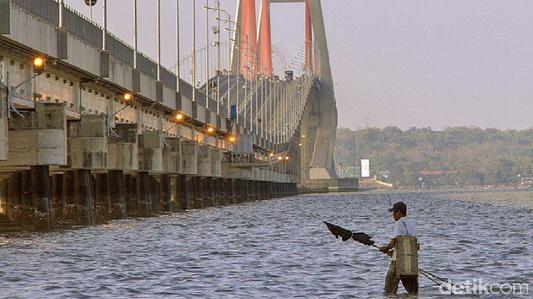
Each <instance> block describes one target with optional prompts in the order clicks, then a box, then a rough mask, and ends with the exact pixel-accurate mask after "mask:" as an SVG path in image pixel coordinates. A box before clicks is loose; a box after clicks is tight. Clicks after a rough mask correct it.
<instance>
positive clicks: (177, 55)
mask: <svg viewBox="0 0 533 299" xmlns="http://www.w3.org/2000/svg"><path fill="white" fill-rule="evenodd" d="M176 92H177V94H178V97H179V100H180V101H181V93H180V0H176Z"/></svg>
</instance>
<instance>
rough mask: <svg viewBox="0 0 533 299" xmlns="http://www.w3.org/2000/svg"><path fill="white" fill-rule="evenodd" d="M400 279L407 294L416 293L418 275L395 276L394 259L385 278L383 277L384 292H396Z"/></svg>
mask: <svg viewBox="0 0 533 299" xmlns="http://www.w3.org/2000/svg"><path fill="white" fill-rule="evenodd" d="M400 280H401V281H402V284H403V287H404V288H405V290H406V291H407V293H409V294H418V276H406V277H401V278H398V277H397V276H396V261H391V263H390V266H389V272H387V278H386V279H385V294H396V292H398V284H399V283H400Z"/></svg>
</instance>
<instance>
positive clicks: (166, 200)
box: [160, 173, 172, 212]
mask: <svg viewBox="0 0 533 299" xmlns="http://www.w3.org/2000/svg"><path fill="white" fill-rule="evenodd" d="M160 180H161V208H162V210H163V211H164V212H170V202H171V199H172V184H171V182H172V180H171V177H170V175H169V174H168V173H164V174H162V175H161V176H160Z"/></svg>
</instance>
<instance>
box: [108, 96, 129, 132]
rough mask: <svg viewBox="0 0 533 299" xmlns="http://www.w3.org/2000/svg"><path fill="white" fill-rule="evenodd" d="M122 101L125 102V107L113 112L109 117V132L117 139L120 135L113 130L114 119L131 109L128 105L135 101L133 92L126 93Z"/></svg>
mask: <svg viewBox="0 0 533 299" xmlns="http://www.w3.org/2000/svg"><path fill="white" fill-rule="evenodd" d="M122 100H123V101H124V102H125V103H124V107H122V108H120V109H118V110H117V111H115V112H113V113H112V114H111V115H108V116H107V128H108V130H109V134H110V135H113V136H115V137H117V136H118V134H117V133H116V132H115V131H114V130H113V129H112V128H111V124H112V123H113V119H114V118H115V115H117V114H119V113H120V112H121V111H123V110H124V109H126V108H128V107H129V105H128V104H129V103H130V102H131V101H132V100H133V94H132V93H131V92H125V93H124V94H122Z"/></svg>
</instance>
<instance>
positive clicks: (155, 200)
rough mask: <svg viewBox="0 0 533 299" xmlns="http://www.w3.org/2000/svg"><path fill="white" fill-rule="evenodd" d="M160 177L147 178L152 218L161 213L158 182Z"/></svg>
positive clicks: (159, 185) (159, 184) (159, 183)
mask: <svg viewBox="0 0 533 299" xmlns="http://www.w3.org/2000/svg"><path fill="white" fill-rule="evenodd" d="M158 177H160V176H153V175H151V176H149V180H150V186H149V187H150V189H149V191H150V194H151V196H152V205H151V206H150V215H151V216H154V215H157V214H159V213H160V212H161V206H162V205H161V182H160V181H159V180H158Z"/></svg>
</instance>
